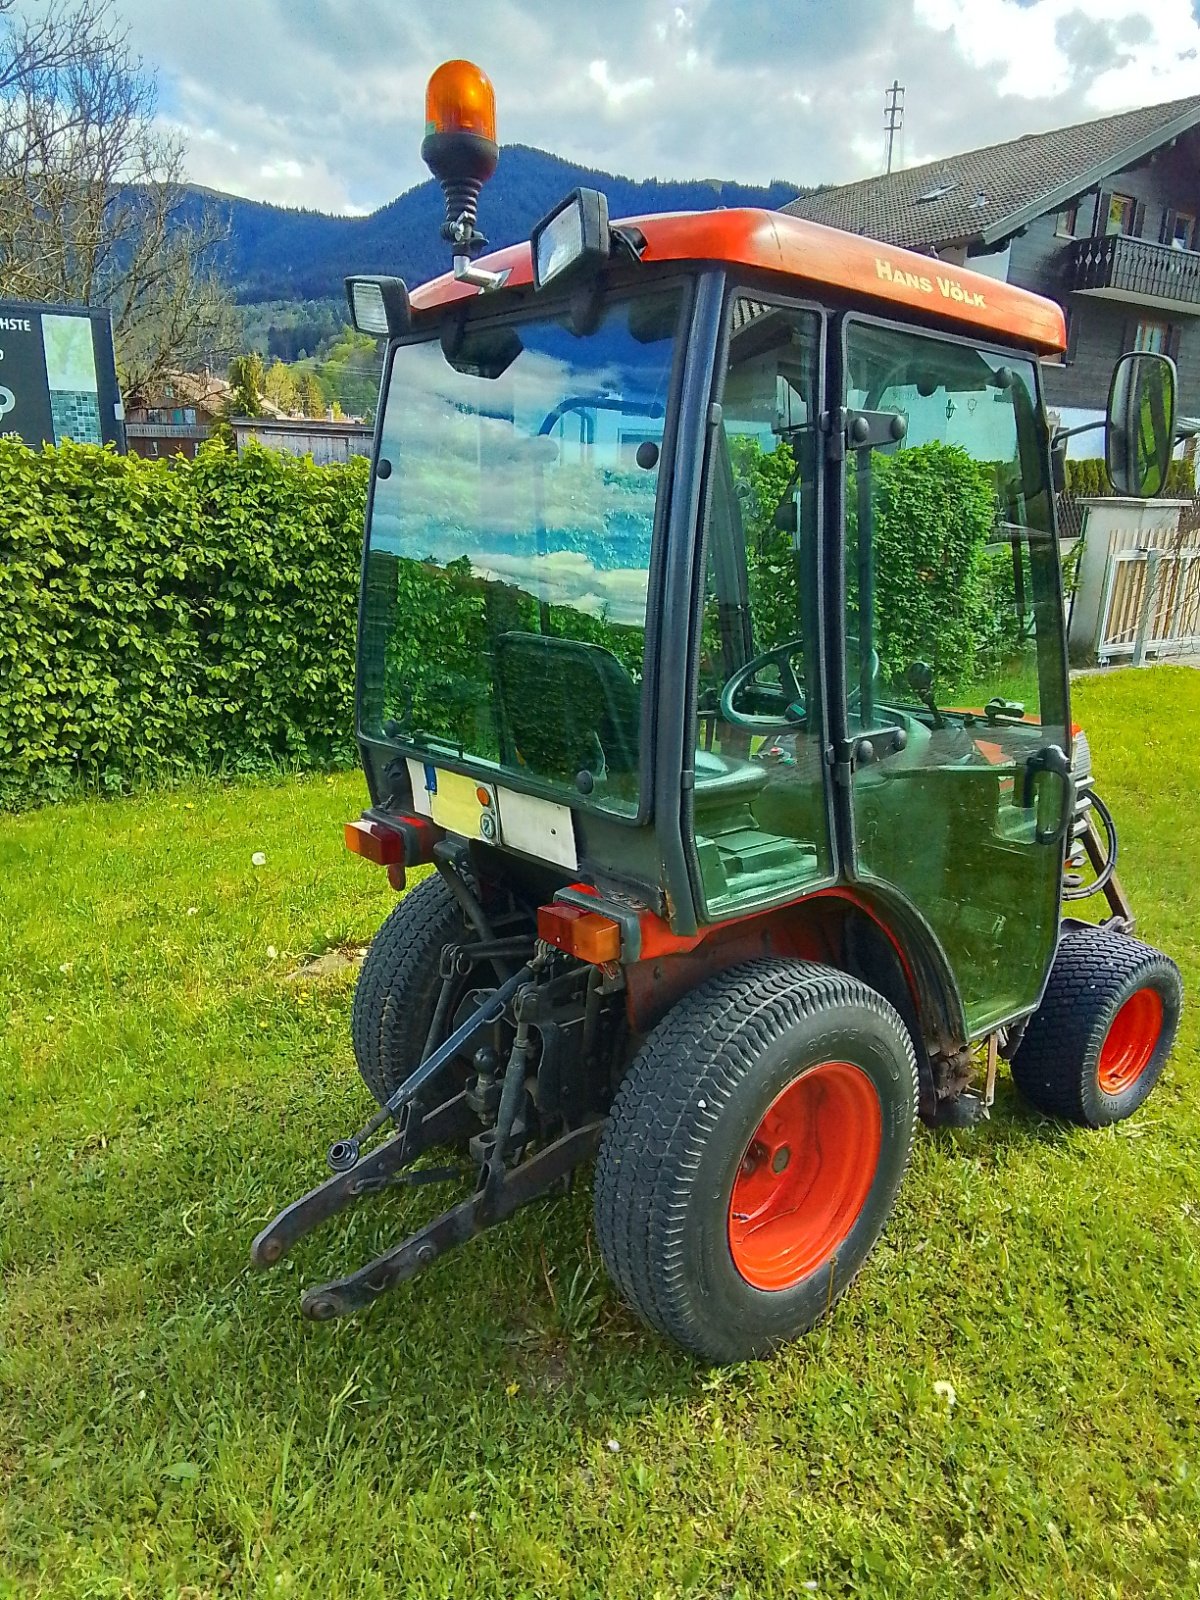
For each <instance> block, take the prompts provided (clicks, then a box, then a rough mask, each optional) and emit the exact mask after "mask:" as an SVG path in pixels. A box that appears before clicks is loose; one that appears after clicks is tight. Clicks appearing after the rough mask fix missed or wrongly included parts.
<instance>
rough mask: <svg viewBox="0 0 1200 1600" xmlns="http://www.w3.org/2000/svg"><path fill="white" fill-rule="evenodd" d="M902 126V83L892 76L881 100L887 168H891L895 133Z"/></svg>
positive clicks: (898, 131)
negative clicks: (885, 93) (890, 82)
mask: <svg viewBox="0 0 1200 1600" xmlns="http://www.w3.org/2000/svg"><path fill="white" fill-rule="evenodd" d="M903 127H904V85H903V84H902V83H901V82H900V80H899V79H898V78H893V80H892V87H891V88H890V89H889V90H888V91H887V95H886V97H885V99H884V102H883V143H884V149H885V151H886V153H887V170H888V171H889V172H890V171H891V170H892V151H893V148H894V146H895V143H896V135H897V134H898V133H900V132H901V130H902V129H903Z"/></svg>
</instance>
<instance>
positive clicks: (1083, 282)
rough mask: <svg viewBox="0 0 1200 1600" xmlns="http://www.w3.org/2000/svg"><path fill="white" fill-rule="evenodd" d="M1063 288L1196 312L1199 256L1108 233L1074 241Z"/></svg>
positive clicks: (1199, 289) (1199, 287)
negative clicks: (1065, 283) (1100, 236)
mask: <svg viewBox="0 0 1200 1600" xmlns="http://www.w3.org/2000/svg"><path fill="white" fill-rule="evenodd" d="M1067 288H1068V289H1074V290H1076V291H1077V292H1079V293H1082V294H1094V295H1099V296H1103V297H1104V298H1106V299H1109V300H1130V301H1133V302H1134V303H1135V304H1138V305H1148V306H1162V307H1163V308H1173V309H1175V310H1180V311H1191V312H1194V313H1197V312H1200V252H1197V251H1195V250H1175V249H1173V248H1172V247H1171V246H1170V245H1166V244H1154V243H1152V242H1151V241H1150V240H1149V239H1133V238H1130V237H1129V235H1128V234H1124V233H1110V234H1107V235H1105V236H1104V237H1102V238H1092V239H1076V241H1075V243H1074V244H1073V245H1072V246H1071V255H1070V265H1069V267H1068V270H1067Z"/></svg>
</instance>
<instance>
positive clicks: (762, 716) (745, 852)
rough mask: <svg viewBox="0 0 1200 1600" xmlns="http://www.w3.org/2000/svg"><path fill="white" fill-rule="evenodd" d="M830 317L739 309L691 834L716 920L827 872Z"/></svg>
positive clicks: (720, 470)
mask: <svg viewBox="0 0 1200 1600" xmlns="http://www.w3.org/2000/svg"><path fill="white" fill-rule="evenodd" d="M821 327H822V325H821V320H820V318H819V317H818V316H817V315H816V314H815V313H813V312H809V311H804V310H800V309H797V308H794V307H786V306H780V305H775V304H771V303H768V302H765V301H762V300H756V299H753V298H750V297H748V296H745V295H742V296H739V297H738V298H736V299H735V300H734V302H733V305H732V308H731V320H730V331H729V354H728V363H727V368H726V372H725V376H724V387H723V391H722V397H721V424H720V427H719V428H718V429H717V431H716V434H715V436H714V439H713V443H712V447H711V454H710V457H709V496H708V519H707V527H706V550H707V556H706V571H705V589H704V605H703V623H702V634H701V650H700V667H699V680H698V684H697V707H698V721H697V730H696V741H697V751H696V783H695V790H694V831H695V844H696V851H697V856H698V861H699V872H700V882H701V888H702V894H703V899H704V902H705V905H706V909H707V914H708V916H709V917H710V918H713V919H715V918H718V917H721V916H726V915H730V914H732V913H734V912H736V911H740V910H742V909H743V908H745V907H748V906H753V905H756V904H763V903H766V902H769V901H771V900H776V899H780V898H784V897H786V895H788V894H789V893H791V892H793V891H796V890H799V889H802V888H804V887H805V886H807V885H810V884H812V883H813V882H815V881H817V880H819V879H821V878H824V877H826V876H827V875H828V874H829V871H830V848H829V827H828V817H827V811H826V800H825V789H824V784H823V778H822V773H823V762H822V725H821V707H820V694H819V686H820V673H819V660H818V644H819V639H818V631H817V611H816V579H815V574H816V541H817V534H818V529H819V525H820V523H819V502H820V482H819V474H818V471H817V462H818V460H819V451H818V432H817V419H818V416H819V410H820V407H819V373H820V358H821Z"/></svg>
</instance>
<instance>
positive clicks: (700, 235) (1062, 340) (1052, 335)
mask: <svg viewBox="0 0 1200 1600" xmlns="http://www.w3.org/2000/svg"><path fill="white" fill-rule="evenodd" d="M613 226H614V227H622V226H623V227H636V228H639V229H640V230H641V232H642V233H643V234H644V235H645V239H646V249H645V252H644V253H643V255H642V260H643V261H645V262H651V261H657V262H669V261H714V262H721V263H728V264H733V265H737V266H741V267H748V268H752V269H753V268H757V269H760V270H765V271H768V272H782V273H786V274H787V275H788V276H789V277H794V278H797V279H800V280H802V281H803V282H804V283H806V284H811V285H814V286H817V287H819V288H822V289H828V290H836V291H838V292H841V293H850V294H853V295H859V296H862V297H863V298H864V299H868V300H870V301H872V302H873V304H875V305H877V306H879V305H881V306H890V307H892V308H893V309H895V308H903V309H906V310H908V311H913V312H917V313H921V314H924V315H925V316H929V317H937V318H942V319H944V320H947V321H950V322H954V323H957V324H959V325H961V326H963V327H968V328H973V329H975V330H976V331H978V332H981V333H990V334H999V335H1000V336H1001V337H1003V338H1005V339H1010V340H1014V341H1017V342H1018V343H1020V344H1022V345H1024V346H1027V347H1029V348H1031V349H1033V350H1035V351H1037V352H1038V354H1040V355H1055V354H1058V353H1059V352H1061V351H1063V350H1065V349H1066V343H1067V336H1066V333H1067V330H1066V318H1065V316H1064V314H1063V309H1062V307H1061V306H1060V305H1058V304H1057V303H1056V302H1055V301H1053V300H1047V299H1044V298H1043V297H1042V296H1041V295H1037V294H1031V293H1030V292H1029V290H1027V289H1018V288H1017V287H1015V285H1013V284H1011V283H1004V282H1002V281H1001V280H1000V279H998V278H989V277H985V276H984V274H983V273H980V272H971V271H969V270H968V269H967V268H965V267H956V266H951V265H949V264H948V263H946V262H944V261H939V260H937V258H936V257H934V256H923V255H918V254H917V252H916V251H914V250H902V249H899V248H898V247H896V246H893V245H886V244H881V243H879V242H878V241H877V240H875V239H867V238H864V237H862V235H860V234H855V233H843V232H842V231H841V230H840V229H839V228H828V227H826V226H824V224H822V223H819V222H809V221H807V220H805V219H804V218H803V217H790V216H787V215H786V214H784V213H782V212H778V211H760V210H753V209H750V208H737V209H734V210H729V211H680V212H666V213H659V214H657V215H654V216H648V217H623V218H621V219H620V220H619V221H618V222H614V224H613ZM479 265H480V266H482V267H485V268H487V269H488V270H489V271H493V272H499V271H503V270H505V269H507V271H508V278H507V282H506V287H507V288H523V287H528V286H530V285H532V283H533V264H532V260H531V254H530V248H529V244H528V242H525V243H522V244H517V245H510V246H509V247H508V249H506V250H497V251H495V252H494V253H493V254H491V255H487V256H484V257H483V258H482V259H481V260H480V262H479ZM475 297H476V290H475V289H474V288H472V287H471V285H469V284H465V283H460V282H457V281H456V280H455V278H454V277H453V275H452V274H450V273H445V274H444V275H443V276H442V277H440V278H434V279H432V280H431V281H430V282H429V283H425V284H422V285H421V286H420V287H419V288H417V289H414V290H413V291H412V294H411V295H410V297H409V298H410V304H411V306H412V309H413V310H414V311H415V312H427V311H433V310H435V309H437V308H439V307H442V306H446V305H450V304H453V303H454V302H456V301H459V300H465V299H468V298H470V299H473V298H475Z"/></svg>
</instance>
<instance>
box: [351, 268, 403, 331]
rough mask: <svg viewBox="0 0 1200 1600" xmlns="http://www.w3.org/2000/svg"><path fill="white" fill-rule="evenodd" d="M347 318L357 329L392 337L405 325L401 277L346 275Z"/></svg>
mask: <svg viewBox="0 0 1200 1600" xmlns="http://www.w3.org/2000/svg"><path fill="white" fill-rule="evenodd" d="M346 299H347V301H348V302H349V305H350V320H351V322H353V324H354V326H355V327H356V328H357V329H358V331H359V333H370V334H374V336H375V337H376V338H377V339H388V338H393V339H394V338H395V337H396V335H397V334H400V333H404V332H405V330H406V329H407V328H408V320H409V316H408V289H407V288H406V287H405V283H404V280H403V278H357V277H356V278H347V279H346Z"/></svg>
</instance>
